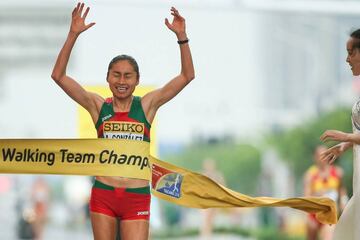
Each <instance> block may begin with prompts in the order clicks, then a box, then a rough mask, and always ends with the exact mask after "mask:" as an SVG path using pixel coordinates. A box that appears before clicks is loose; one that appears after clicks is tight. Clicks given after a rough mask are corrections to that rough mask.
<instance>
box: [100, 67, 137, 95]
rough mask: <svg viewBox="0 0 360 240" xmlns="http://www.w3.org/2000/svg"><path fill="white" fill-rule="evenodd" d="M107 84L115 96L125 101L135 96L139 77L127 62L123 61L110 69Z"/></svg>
mask: <svg viewBox="0 0 360 240" xmlns="http://www.w3.org/2000/svg"><path fill="white" fill-rule="evenodd" d="M107 82H108V83H109V87H110V90H111V92H112V93H113V95H114V96H115V97H117V98H121V99H124V98H128V97H130V96H131V95H132V94H133V92H134V90H135V87H136V86H137V85H138V84H139V77H138V75H137V73H136V72H135V71H134V68H133V67H132V66H131V64H130V63H129V62H128V61H127V60H121V61H118V62H116V63H114V64H113V65H112V67H111V68H110V70H109V75H108V78H107Z"/></svg>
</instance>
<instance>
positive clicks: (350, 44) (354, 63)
mask: <svg viewBox="0 0 360 240" xmlns="http://www.w3.org/2000/svg"><path fill="white" fill-rule="evenodd" d="M356 41H359V40H356V39H354V38H350V39H349V40H348V41H347V43H346V50H347V52H348V55H347V58H346V62H348V63H349V65H350V67H351V71H352V73H353V75H354V76H358V75H360V49H359V48H354V44H355V42H356Z"/></svg>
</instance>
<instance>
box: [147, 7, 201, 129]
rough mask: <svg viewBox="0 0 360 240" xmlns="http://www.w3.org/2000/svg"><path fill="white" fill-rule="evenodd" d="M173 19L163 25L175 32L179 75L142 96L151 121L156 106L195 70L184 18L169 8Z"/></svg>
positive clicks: (189, 77) (169, 96)
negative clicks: (178, 57)
mask: <svg viewBox="0 0 360 240" xmlns="http://www.w3.org/2000/svg"><path fill="white" fill-rule="evenodd" d="M171 15H173V21H172V22H171V23H170V22H169V20H168V19H167V18H166V19H165V25H166V26H167V27H168V28H169V29H170V30H171V31H172V32H174V33H175V35H176V37H177V40H178V44H179V48H180V56H181V70H180V73H179V75H177V76H176V77H174V78H173V79H172V80H170V81H169V82H168V83H167V84H165V86H163V87H162V88H159V89H157V90H154V91H152V92H150V93H148V94H147V95H145V96H144V97H143V100H142V104H143V107H144V110H145V114H146V117H147V119H148V120H149V121H150V122H151V121H152V120H153V118H154V116H155V114H156V111H157V110H158V108H159V107H160V106H161V105H163V104H164V103H166V102H168V101H170V100H171V99H172V98H173V97H175V96H176V95H177V94H178V93H179V92H180V91H181V90H182V89H183V88H184V87H185V86H186V85H187V84H188V83H189V82H190V81H191V80H193V79H194V78H195V70H194V65H193V61H192V57H191V51H190V47H189V39H188V37H187V34H186V28H185V18H184V17H182V16H181V15H180V14H179V12H178V10H177V9H176V8H174V7H172V8H171Z"/></svg>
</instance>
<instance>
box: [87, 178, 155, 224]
mask: <svg viewBox="0 0 360 240" xmlns="http://www.w3.org/2000/svg"><path fill="white" fill-rule="evenodd" d="M150 199H151V194H150V187H149V186H147V187H141V188H115V187H112V186H109V185H106V184H104V183H102V182H100V181H97V180H95V182H94V185H93V187H92V190H91V197H90V204H89V208H90V212H96V213H101V214H105V215H108V216H111V217H117V218H119V219H120V220H139V219H144V220H149V218H150Z"/></svg>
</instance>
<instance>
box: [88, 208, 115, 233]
mask: <svg viewBox="0 0 360 240" xmlns="http://www.w3.org/2000/svg"><path fill="white" fill-rule="evenodd" d="M90 218H91V225H92V229H93V234H94V240H113V239H115V234H116V218H114V217H111V216H108V215H105V214H101V213H96V212H90Z"/></svg>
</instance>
